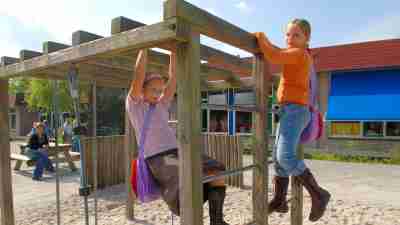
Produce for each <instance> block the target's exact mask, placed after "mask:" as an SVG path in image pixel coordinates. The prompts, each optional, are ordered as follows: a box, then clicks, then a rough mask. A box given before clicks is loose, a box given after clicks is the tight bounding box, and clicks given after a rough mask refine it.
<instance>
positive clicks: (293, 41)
mask: <svg viewBox="0 0 400 225" xmlns="http://www.w3.org/2000/svg"><path fill="white" fill-rule="evenodd" d="M308 41H309V37H308V36H306V34H305V33H304V32H303V30H301V28H300V27H299V26H297V25H296V24H292V23H290V24H289V25H288V27H287V30H286V44H287V47H288V48H305V47H306V46H307V43H308Z"/></svg>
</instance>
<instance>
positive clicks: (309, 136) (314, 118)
mask: <svg viewBox="0 0 400 225" xmlns="http://www.w3.org/2000/svg"><path fill="white" fill-rule="evenodd" d="M317 95H318V82H317V74H316V72H315V68H314V65H311V71H310V94H309V109H310V112H311V120H310V122H309V123H308V125H307V127H306V128H305V129H304V130H303V133H302V134H301V138H300V142H301V143H302V144H307V143H310V142H313V141H316V140H318V139H319V138H320V137H321V136H322V131H323V127H324V122H323V120H322V115H321V112H320V111H319V110H318V107H317Z"/></svg>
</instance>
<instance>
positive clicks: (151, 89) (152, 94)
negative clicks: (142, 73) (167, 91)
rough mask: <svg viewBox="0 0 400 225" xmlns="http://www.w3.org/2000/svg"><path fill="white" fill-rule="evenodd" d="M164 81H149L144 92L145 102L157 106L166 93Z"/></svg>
mask: <svg viewBox="0 0 400 225" xmlns="http://www.w3.org/2000/svg"><path fill="white" fill-rule="evenodd" d="M164 85H165V83H164V81H163V80H161V79H154V80H151V81H149V82H148V83H147V84H146V85H145V87H144V90H143V96H144V100H145V101H146V102H149V103H151V104H156V103H157V102H158V100H159V99H160V97H161V95H162V94H163V92H164Z"/></svg>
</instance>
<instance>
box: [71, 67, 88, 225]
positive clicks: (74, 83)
mask: <svg viewBox="0 0 400 225" xmlns="http://www.w3.org/2000/svg"><path fill="white" fill-rule="evenodd" d="M68 81H69V85H70V91H71V96H72V100H73V104H74V111H75V119H76V127H75V128H74V134H75V135H76V138H77V143H78V149H79V152H80V154H81V160H80V164H81V171H80V173H81V182H80V188H79V195H80V196H83V200H84V208H85V224H86V225H89V206H88V196H89V195H90V187H89V185H88V180H87V174H86V152H85V150H84V149H82V145H81V135H82V133H83V132H82V128H81V121H80V111H79V103H80V101H79V87H78V69H77V68H76V66H75V65H72V67H71V68H70V70H69V72H68Z"/></svg>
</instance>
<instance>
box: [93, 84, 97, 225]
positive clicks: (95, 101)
mask: <svg viewBox="0 0 400 225" xmlns="http://www.w3.org/2000/svg"><path fill="white" fill-rule="evenodd" d="M92 98H93V102H92V105H93V106H92V107H93V110H92V111H93V136H94V139H93V146H92V151H93V152H92V155H93V177H94V178H93V183H94V184H93V185H94V188H93V191H94V224H95V225H97V184H98V180H97V86H96V81H93V86H92Z"/></svg>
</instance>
